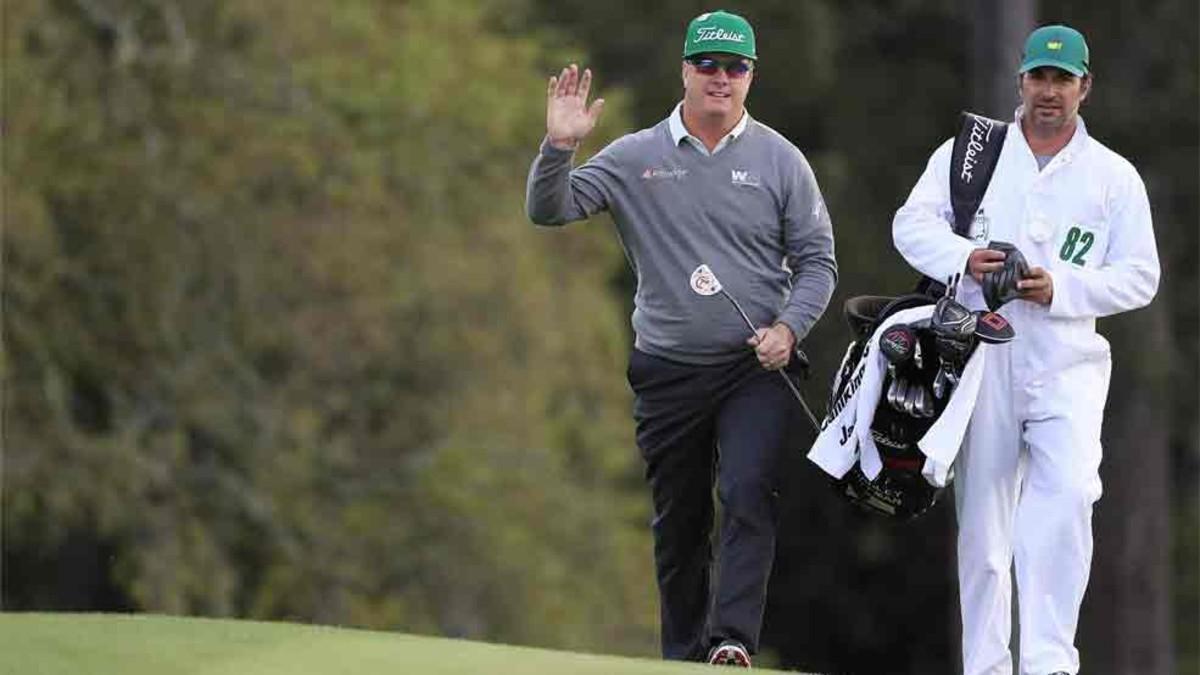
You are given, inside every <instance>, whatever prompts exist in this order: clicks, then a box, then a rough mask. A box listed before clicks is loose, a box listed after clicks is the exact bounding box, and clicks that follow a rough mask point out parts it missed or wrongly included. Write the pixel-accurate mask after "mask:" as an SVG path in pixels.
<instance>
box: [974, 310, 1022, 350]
mask: <svg viewBox="0 0 1200 675" xmlns="http://www.w3.org/2000/svg"><path fill="white" fill-rule="evenodd" d="M975 316H976V321H975V337H977V338H979V340H980V341H981V342H986V343H988V344H993V345H997V344H1003V343H1005V342H1008V341H1010V340H1012V339H1013V338H1014V337H1016V335H1017V332H1016V331H1015V330H1013V327H1012V324H1011V323H1009V322H1008V319H1006V318H1004V317H1003V316H1001V315H999V314H997V313H995V312H985V311H982V310H980V311H978V312H975Z"/></svg>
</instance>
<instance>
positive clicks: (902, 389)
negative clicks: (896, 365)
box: [892, 379, 908, 412]
mask: <svg viewBox="0 0 1200 675" xmlns="http://www.w3.org/2000/svg"><path fill="white" fill-rule="evenodd" d="M907 398H908V380H905V379H898V380H896V402H895V403H894V404H893V405H892V408H893V409H895V410H896V411H897V412H904V401H905V400H906V399H907Z"/></svg>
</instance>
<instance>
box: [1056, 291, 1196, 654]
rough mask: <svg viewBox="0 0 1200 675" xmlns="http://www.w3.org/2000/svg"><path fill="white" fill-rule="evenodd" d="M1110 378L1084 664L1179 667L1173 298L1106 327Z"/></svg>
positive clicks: (1082, 641) (1083, 627)
mask: <svg viewBox="0 0 1200 675" xmlns="http://www.w3.org/2000/svg"><path fill="white" fill-rule="evenodd" d="M1104 329H1105V332H1106V333H1107V334H1108V335H1109V337H1110V339H1111V341H1112V344H1113V353H1114V358H1113V376H1112V384H1111V385H1110V387H1109V404H1108V407H1107V409H1106V411H1105V416H1104V417H1105V422H1104V460H1103V463H1102V464H1101V470H1100V474H1101V478H1102V480H1103V481H1104V496H1103V497H1102V498H1101V500H1100V501H1099V502H1098V503H1097V504H1096V510H1095V516H1094V518H1093V521H1092V529H1093V532H1094V534H1095V552H1094V555H1093V560H1092V577H1091V583H1090V584H1089V585H1088V592H1087V595H1086V597H1085V598H1084V602H1083V615H1082V617H1081V618H1080V634H1079V639H1078V641H1077V644H1078V645H1079V647H1080V651H1081V659H1082V662H1083V671H1084V672H1088V673H1096V674H1097V675H1100V674H1110V675H1157V674H1160V673H1161V674H1162V675H1168V674H1170V673H1174V672H1175V669H1174V663H1173V658H1172V657H1173V650H1172V648H1171V645H1172V640H1171V595H1170V592H1169V591H1170V552H1171V532H1170V508H1169V506H1170V486H1171V482H1170V477H1169V470H1168V465H1169V452H1168V437H1169V434H1170V419H1169V411H1170V409H1171V406H1170V405H1169V402H1168V401H1167V391H1168V388H1167V384H1166V383H1167V377H1166V375H1167V372H1168V370H1167V368H1166V365H1165V362H1166V360H1167V359H1168V358H1169V356H1167V355H1168V354H1170V340H1169V337H1168V336H1169V335H1170V332H1169V317H1168V314H1167V302H1166V301H1165V299H1159V300H1158V301H1156V302H1155V303H1154V304H1153V305H1151V306H1150V307H1149V308H1148V309H1145V310H1142V311H1140V312H1136V313H1135V314H1132V315H1129V316H1125V317H1121V318H1119V319H1113V320H1110V321H1109V322H1107V324H1106V325H1104Z"/></svg>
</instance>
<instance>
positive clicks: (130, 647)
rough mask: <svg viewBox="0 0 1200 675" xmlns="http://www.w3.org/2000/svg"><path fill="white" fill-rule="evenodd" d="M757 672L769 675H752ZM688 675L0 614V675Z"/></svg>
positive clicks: (526, 655) (425, 641)
mask: <svg viewBox="0 0 1200 675" xmlns="http://www.w3.org/2000/svg"><path fill="white" fill-rule="evenodd" d="M756 672H768V671H762V670H756ZM343 673H344V674H346V675H351V674H353V675H385V674H386V675H444V674H445V675H448V674H452V673H453V674H455V675H457V674H459V673H471V674H475V673H486V674H487V675H506V674H510V675H535V674H537V675H542V674H544V673H552V674H555V675H557V674H559V673H563V674H575V673H579V674H581V675H633V674H635V673H636V674H639V675H640V674H646V675H686V674H687V673H692V674H693V675H695V674H698V673H708V675H712V673H713V671H712V669H711V667H709V666H704V665H698V664H683V663H666V662H663V661H656V660H648V659H633V658H623V657H617V656H599V655H593V654H577V653H571V652H557V651H551V650H546V649H531V648H527V647H511V646H507V645H494V644H486V643H482V642H470V641H466V640H449V639H444V638H431V637H418V636H414V635H405V634H402V633H384V632H375V631H365V630H350V629H344V628H328V627H321V626H306V625H298V624H287V623H263V622H256V621H225V620H214V619H190V618H176V617H167V616H153V615H118V614H25V613H7V614H0V675H118V674H119V675H218V674H220V675H225V674H228V675H316V674H320V675H340V674H343Z"/></svg>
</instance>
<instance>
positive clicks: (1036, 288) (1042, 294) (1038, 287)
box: [1017, 267, 1054, 305]
mask: <svg viewBox="0 0 1200 675" xmlns="http://www.w3.org/2000/svg"><path fill="white" fill-rule="evenodd" d="M1017 289H1018V290H1020V291H1021V299H1022V300H1028V301H1030V302H1036V303H1038V304H1039V305H1049V304H1050V301H1051V300H1053V299H1054V278H1053V277H1051V276H1050V273H1049V272H1047V271H1046V270H1045V269H1044V268H1041V267H1031V268H1030V269H1029V274H1028V276H1026V277H1025V278H1024V279H1022V280H1021V281H1019V282H1017Z"/></svg>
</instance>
